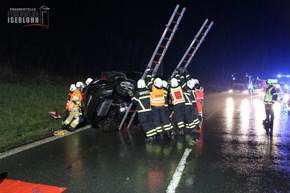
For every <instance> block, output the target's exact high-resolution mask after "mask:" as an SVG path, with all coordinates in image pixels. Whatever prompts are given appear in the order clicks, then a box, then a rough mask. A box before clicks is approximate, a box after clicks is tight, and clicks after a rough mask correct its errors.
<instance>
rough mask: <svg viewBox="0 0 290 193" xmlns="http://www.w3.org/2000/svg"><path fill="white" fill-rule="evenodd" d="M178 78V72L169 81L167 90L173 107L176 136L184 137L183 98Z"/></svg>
mask: <svg viewBox="0 0 290 193" xmlns="http://www.w3.org/2000/svg"><path fill="white" fill-rule="evenodd" d="M177 77H179V74H178V72H177V73H176V74H175V77H173V78H172V79H171V80H170V89H169V95H170V98H171V102H172V105H173V112H174V115H173V116H174V118H175V121H176V123H177V127H178V130H177V135H184V127H185V125H184V121H183V120H184V115H185V114H184V108H185V98H184V94H183V90H182V88H181V86H180V85H179V81H178V79H177Z"/></svg>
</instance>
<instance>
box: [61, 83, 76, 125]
mask: <svg viewBox="0 0 290 193" xmlns="http://www.w3.org/2000/svg"><path fill="white" fill-rule="evenodd" d="M76 89H77V87H76V85H75V84H71V85H70V87H69V92H68V95H67V102H66V107H65V115H64V117H63V121H65V120H66V118H67V117H68V116H69V110H68V109H69V104H70V100H71V96H72V94H73V92H74V90H76Z"/></svg>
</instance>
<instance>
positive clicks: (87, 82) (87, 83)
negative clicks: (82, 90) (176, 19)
mask: <svg viewBox="0 0 290 193" xmlns="http://www.w3.org/2000/svg"><path fill="white" fill-rule="evenodd" d="M92 81H93V79H91V78H87V80H86V82H85V83H86V85H89V84H90V83H91V82H92Z"/></svg>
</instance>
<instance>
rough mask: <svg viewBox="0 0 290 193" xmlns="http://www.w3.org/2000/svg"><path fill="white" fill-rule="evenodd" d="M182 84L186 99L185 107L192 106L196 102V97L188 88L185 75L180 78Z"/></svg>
mask: <svg viewBox="0 0 290 193" xmlns="http://www.w3.org/2000/svg"><path fill="white" fill-rule="evenodd" d="M180 84H181V87H182V90H183V94H184V98H185V105H192V103H193V102H195V97H194V95H193V94H192V90H191V88H189V87H188V86H187V84H186V81H185V79H184V76H183V75H181V77H180Z"/></svg>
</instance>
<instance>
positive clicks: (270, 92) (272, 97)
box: [263, 80, 277, 124]
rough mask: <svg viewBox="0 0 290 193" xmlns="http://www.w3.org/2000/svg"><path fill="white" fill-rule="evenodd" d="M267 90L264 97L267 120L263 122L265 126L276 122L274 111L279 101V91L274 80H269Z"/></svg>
mask: <svg viewBox="0 0 290 193" xmlns="http://www.w3.org/2000/svg"><path fill="white" fill-rule="evenodd" d="M266 83H267V86H268V87H267V89H266V92H265V97H264V104H265V111H266V119H265V120H264V121H263V123H264V124H267V123H270V122H271V123H273V121H274V111H273V104H274V103H275V101H277V91H276V89H275V87H274V86H273V82H272V80H267V82H266Z"/></svg>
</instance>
